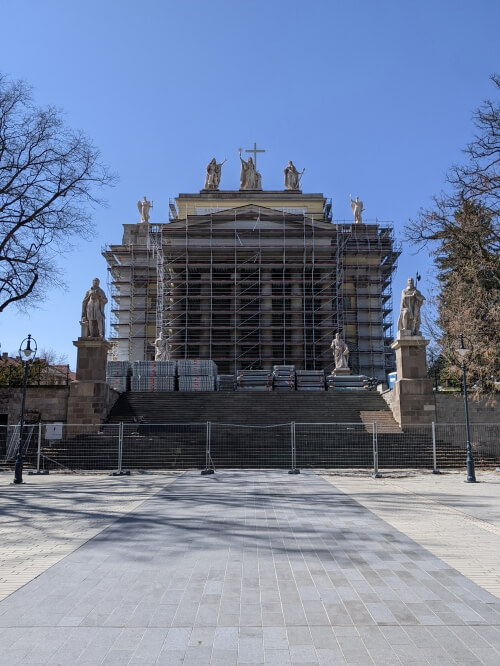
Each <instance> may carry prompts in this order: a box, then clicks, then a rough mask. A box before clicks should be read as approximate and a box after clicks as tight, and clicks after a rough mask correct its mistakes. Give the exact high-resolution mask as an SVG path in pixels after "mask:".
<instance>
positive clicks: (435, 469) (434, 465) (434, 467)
mask: <svg viewBox="0 0 500 666" xmlns="http://www.w3.org/2000/svg"><path fill="white" fill-rule="evenodd" d="M431 426H432V473H433V474H441V472H440V471H439V470H438V467H437V452H436V424H435V423H434V421H433V422H432V423H431Z"/></svg>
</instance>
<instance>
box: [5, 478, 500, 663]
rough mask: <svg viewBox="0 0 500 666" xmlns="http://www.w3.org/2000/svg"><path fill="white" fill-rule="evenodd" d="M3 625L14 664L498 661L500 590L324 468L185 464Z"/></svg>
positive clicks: (15, 606)
mask: <svg viewBox="0 0 500 666" xmlns="http://www.w3.org/2000/svg"><path fill="white" fill-rule="evenodd" d="M333 483H335V480H333ZM0 627H1V628H0V646H1V650H0V663H1V664H8V665H9V666H15V664H24V663H26V664H28V663H29V664H47V665H50V666H55V665H57V664H62V665H69V664H79V665H80V664H88V665H89V666H90V665H92V666H95V665H96V664H120V665H125V664H137V665H139V664H142V665H145V664H184V665H185V666H188V665H191V664H199V665H200V666H209V665H214V666H215V665H216V664H218V665H221V666H222V665H224V666H226V665H229V664H269V665H271V664H297V665H298V664H302V665H305V664H328V665H329V666H330V665H332V664H344V663H347V664H374V663H375V664H380V665H384V666H386V665H390V664H405V665H409V664H439V665H440V666H444V665H446V664H462V663H467V664H491V665H493V664H494V665H496V666H497V665H498V664H499V663H500V600H499V599H498V598H497V597H495V596H493V595H491V594H490V593H488V592H486V591H485V590H484V589H483V588H481V587H479V586H477V585H476V584H475V583H473V582H471V581H470V580H469V579H467V578H465V577H464V576H463V575H462V574H460V573H458V572H457V571H455V570H454V569H452V568H451V567H450V566H449V565H447V564H445V563H444V562H443V561H442V560H440V559H438V558H437V557H435V556H434V555H432V554H431V553H430V552H428V551H427V550H425V549H423V548H422V547H421V546H419V545H417V544H416V543H415V542H414V541H412V540H411V539H410V538H409V537H407V536H405V535H404V534H403V533H401V532H398V531H397V530H396V529H395V528H394V527H391V526H390V525H389V524H388V523H387V522H384V521H383V520H382V519H381V518H379V517H377V516H376V515H375V514H374V513H371V512H370V511H369V510H368V509H367V508H365V507H363V506H361V505H360V504H358V503H357V502H356V501H355V500H354V499H352V498H351V497H350V496H349V495H346V494H344V493H342V492H341V491H339V490H338V489H337V488H336V487H335V485H332V484H330V483H329V482H327V481H325V480H324V479H322V478H321V477H319V476H318V475H315V474H314V473H312V472H309V473H302V474H300V475H297V476H289V475H288V474H286V473H285V472H282V471H250V472H247V471H222V472H218V473H217V474H216V475H213V476H200V474H199V473H196V472H189V473H187V474H185V475H183V476H181V477H178V478H177V479H176V480H175V481H174V482H173V483H170V485H168V486H166V487H165V488H164V489H162V490H160V492H158V493H157V494H155V495H152V496H151V497H149V498H148V499H147V500H146V501H145V502H143V503H142V504H140V505H139V506H137V508H135V509H134V510H133V511H132V512H130V513H128V514H126V515H125V516H124V517H122V518H121V519H120V520H118V521H116V522H114V523H113V524H112V525H110V526H109V527H108V528H107V529H105V530H104V531H102V532H101V533H100V534H98V535H97V536H95V537H94V538H93V539H91V540H90V541H87V543H85V544H84V545H82V546H81V547H80V548H79V549H78V550H76V551H75V552H73V553H72V554H70V555H68V556H67V557H65V558H64V559H62V560H61V561H59V562H58V563H57V564H55V565H54V566H52V567H51V568H50V569H48V570H47V571H46V572H45V573H43V574H42V575H40V576H39V577H38V578H36V579H35V580H33V581H31V582H30V583H28V584H27V585H25V586H24V587H22V588H21V589H19V590H18V591H17V592H15V593H13V594H11V595H10V596H9V597H7V598H6V599H4V600H3V601H2V602H0Z"/></svg>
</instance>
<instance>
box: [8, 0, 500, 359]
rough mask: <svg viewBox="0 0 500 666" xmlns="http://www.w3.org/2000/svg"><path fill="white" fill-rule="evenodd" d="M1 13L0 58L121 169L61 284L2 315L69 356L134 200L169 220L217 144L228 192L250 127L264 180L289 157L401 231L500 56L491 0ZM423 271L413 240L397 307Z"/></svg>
mask: <svg viewBox="0 0 500 666" xmlns="http://www.w3.org/2000/svg"><path fill="white" fill-rule="evenodd" d="M2 24H3V29H2V39H1V41H0V70H1V71H3V72H4V73H5V74H7V75H9V76H10V77H12V78H15V79H17V78H22V79H25V80H26V81H27V82H29V83H30V84H32V85H33V86H34V89H35V98H36V100H37V101H38V102H39V103H40V104H53V105H56V106H58V107H60V108H61V109H63V110H64V113H65V117H66V120H67V124H68V125H70V126H71V127H73V128H80V129H83V130H84V131H85V132H86V133H87V134H88V135H89V136H90V137H91V139H92V140H93V142H94V143H95V144H96V145H97V146H98V147H99V148H100V150H101V152H102V155H103V159H104V161H105V162H106V163H107V164H108V165H109V166H110V168H111V169H112V170H113V171H115V172H117V173H118V174H119V176H120V182H119V184H118V185H117V186H116V187H115V188H114V189H113V190H110V191H109V192H108V195H107V198H108V202H109V206H108V207H107V208H106V209H98V210H96V211H95V213H94V220H95V223H96V230H97V232H96V235H95V238H94V240H93V241H92V242H83V241H82V242H81V243H80V244H79V245H78V247H77V248H76V249H75V250H73V251H72V252H70V253H68V255H67V256H64V257H61V258H60V262H61V265H62V267H63V268H64V270H65V272H66V277H67V285H68V289H67V291H65V292H62V291H54V292H51V293H49V294H47V300H46V302H45V303H43V304H41V306H40V308H39V309H38V310H32V311H31V312H30V313H29V315H22V314H19V313H17V311H16V310H15V309H14V308H8V309H7V310H6V311H5V313H4V314H2V315H0V342H1V344H2V351H7V352H15V351H16V350H17V349H18V347H19V343H20V342H21V340H22V339H23V338H24V337H25V336H26V335H27V334H28V333H31V334H32V335H33V336H34V337H35V338H36V340H37V342H38V347H39V349H41V348H51V349H53V350H55V351H56V352H57V353H62V354H65V355H66V356H67V360H68V362H69V363H70V364H71V366H72V367H74V366H75V361H76V349H75V347H74V346H73V344H72V341H73V340H76V338H77V337H78V335H79V329H80V327H79V324H78V321H79V316H80V309H81V301H82V298H83V296H84V293H85V291H86V290H87V289H88V287H89V286H90V283H91V281H92V278H93V277H96V276H97V277H99V278H100V279H101V282H102V283H103V286H104V285H105V284H106V263H105V261H104V259H103V258H102V256H101V248H102V246H104V245H106V244H108V243H119V242H120V241H121V236H122V224H124V223H134V222H137V221H138V213H137V208H136V202H137V200H138V199H139V198H142V197H143V196H144V195H146V196H147V197H148V199H153V200H154V209H153V211H152V215H151V221H152V222H164V221H166V220H167V219H168V202H169V199H170V198H173V197H175V196H176V195H177V194H178V193H179V192H197V191H199V190H200V189H201V188H202V186H203V182H204V173H205V165H206V164H207V163H208V161H209V160H210V159H211V158H212V157H213V156H216V157H217V159H218V160H220V159H222V158H224V157H227V158H228V160H229V161H228V163H227V164H226V165H224V169H223V175H222V181H221V189H237V188H238V186H239V180H238V177H239V167H238V152H237V149H238V147H240V146H242V147H243V148H250V147H251V146H252V144H253V142H254V141H257V143H258V145H259V147H262V148H264V149H266V153H265V155H264V156H262V157H260V158H259V170H260V172H261V173H262V181H263V187H264V189H281V188H282V187H283V185H282V177H283V167H284V166H285V164H286V162H287V161H288V160H289V159H292V160H293V161H294V163H295V165H296V166H297V167H298V168H299V169H302V168H304V167H305V168H306V172H305V174H304V177H303V180H302V187H303V190H304V191H308V192H323V193H324V194H325V196H328V197H331V198H332V200H333V214H334V219H347V220H351V219H352V215H351V210H350V207H349V194H352V195H353V197H354V196H356V195H359V197H360V198H361V199H362V200H363V201H364V205H365V213H364V215H365V218H367V219H375V218H378V219H379V220H384V221H391V222H393V223H394V226H395V229H396V235H397V236H398V237H400V238H401V236H402V231H403V227H404V225H405V224H406V223H407V222H408V220H409V219H410V218H412V217H415V216H416V215H417V213H418V210H419V208H420V207H421V206H426V205H428V204H429V202H430V197H431V195H432V194H433V193H437V192H439V190H440V189H441V188H442V186H443V183H444V177H445V173H446V171H447V169H448V168H449V166H450V165H451V164H452V163H453V162H456V161H457V160H460V159H461V149H462V148H463V147H464V146H465V144H466V143H467V142H468V141H469V140H470V138H471V135H472V131H473V128H472V123H471V116H472V113H473V111H474V109H475V108H476V107H477V106H478V105H479V104H480V102H481V101H482V100H483V99H485V98H487V97H491V96H492V95H493V94H494V93H493V87H492V85H491V83H490V81H489V76H490V74H492V73H493V72H495V71H499V70H500V63H499V55H500V48H499V42H498V26H499V25H500V2H498V0H477V1H476V2H474V3H473V2H471V1H470V0H418V2H417V1H416V0H412V1H410V0H376V1H375V0H343V1H339V0H310V2H304V1H303V0H301V1H298V0H288V1H286V2H285V1H282V0H211V1H209V0H142V1H141V2H137V0H85V2H78V3H76V2H67V1H66V0H43V2H40V0H25V1H24V2H10V3H4V5H3V7H2ZM417 269H418V270H419V271H420V273H422V276H423V280H422V282H421V283H420V288H421V290H422V291H423V292H424V293H425V292H426V290H427V289H428V286H429V282H430V280H431V278H432V267H431V265H430V263H429V260H428V258H427V256H426V254H425V253H423V254H419V255H415V254H414V249H412V248H408V247H404V248H403V256H402V257H401V259H400V260H399V269H398V272H397V274H396V277H395V280H394V285H393V286H394V303H395V306H396V308H398V304H399V293H400V291H401V289H402V288H403V286H404V284H405V282H406V279H407V277H408V276H410V275H414V274H415V271H416V270H417ZM108 322H109V316H108Z"/></svg>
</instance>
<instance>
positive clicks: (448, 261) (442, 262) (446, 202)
mask: <svg viewBox="0 0 500 666" xmlns="http://www.w3.org/2000/svg"><path fill="white" fill-rule="evenodd" d="M491 78H492V81H493V84H494V86H495V89H496V91H497V92H500V76H498V75H495V76H492V77H491ZM474 125H475V130H476V131H475V135H474V139H473V141H472V142H471V143H470V144H469V145H468V146H467V148H466V149H465V151H464V152H465V155H466V157H467V159H466V161H465V163H464V164H463V165H455V166H453V167H452V168H451V170H450V172H449V174H448V178H447V182H448V188H447V191H445V192H442V193H441V194H440V195H439V196H437V197H434V205H433V206H432V207H431V208H429V209H427V210H422V211H420V214H419V216H418V218H417V219H416V220H413V221H412V222H411V223H410V224H409V225H408V226H407V228H406V238H407V240H409V241H410V242H412V243H415V244H417V245H420V246H421V247H422V246H426V247H427V248H428V250H429V251H430V254H431V256H432V257H433V258H434V262H435V265H436V268H437V276H436V277H437V282H438V293H437V297H436V304H437V312H438V319H437V322H436V323H437V327H438V330H440V331H441V334H440V336H439V338H438V340H437V342H438V343H439V344H440V345H441V348H442V350H443V355H444V357H445V359H446V362H447V367H446V368H445V371H446V373H447V375H448V376H453V375H456V377H459V365H458V359H457V357H456V355H455V354H454V352H453V349H454V347H456V346H457V340H458V338H459V335H460V333H464V334H466V337H467V340H468V345H469V346H470V347H471V355H470V357H469V361H468V366H469V369H470V371H471V374H472V377H473V379H474V380H475V381H476V382H477V383H478V386H480V387H481V389H482V390H483V391H488V390H491V389H493V387H494V382H495V380H497V379H498V378H499V374H500V103H499V102H495V101H491V100H488V101H486V102H484V103H483V105H482V106H481V107H480V108H479V109H478V110H477V111H476V112H475V114H474Z"/></svg>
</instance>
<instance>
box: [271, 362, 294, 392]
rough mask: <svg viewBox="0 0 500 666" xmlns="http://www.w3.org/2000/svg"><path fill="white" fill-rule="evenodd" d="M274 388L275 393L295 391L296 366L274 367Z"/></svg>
mask: <svg viewBox="0 0 500 666" xmlns="http://www.w3.org/2000/svg"><path fill="white" fill-rule="evenodd" d="M273 388H274V390H275V391H295V366H294V365H275V366H273Z"/></svg>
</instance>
